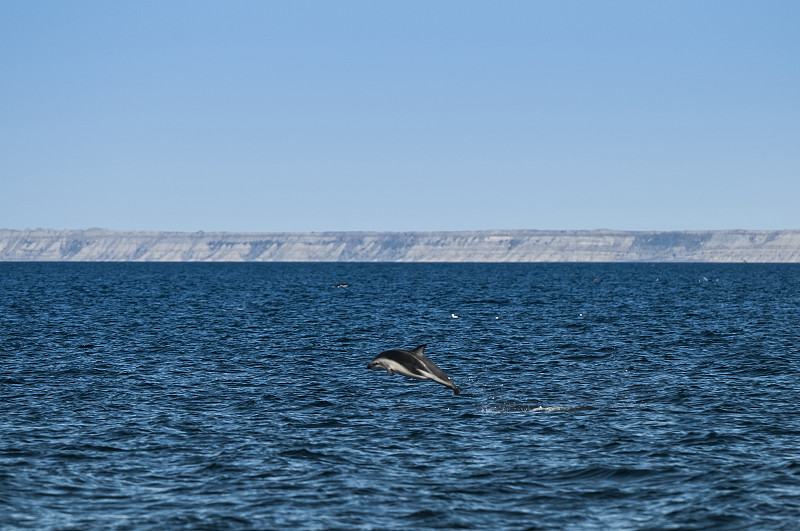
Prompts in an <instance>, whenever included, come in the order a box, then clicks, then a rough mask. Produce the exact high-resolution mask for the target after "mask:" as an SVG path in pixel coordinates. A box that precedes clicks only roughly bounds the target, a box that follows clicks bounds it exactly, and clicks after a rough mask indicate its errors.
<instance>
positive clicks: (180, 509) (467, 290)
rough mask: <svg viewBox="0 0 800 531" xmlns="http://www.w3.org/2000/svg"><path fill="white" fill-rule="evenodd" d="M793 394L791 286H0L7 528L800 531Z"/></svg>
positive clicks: (168, 267)
mask: <svg viewBox="0 0 800 531" xmlns="http://www.w3.org/2000/svg"><path fill="white" fill-rule="evenodd" d="M340 284H346V285H347V286H339V285H340ZM337 286H338V287H337ZM420 344H427V348H426V350H425V352H426V354H427V355H428V357H429V358H430V359H431V360H432V361H434V362H435V363H436V364H437V365H438V366H439V367H441V368H442V369H443V370H444V371H445V372H447V373H448V374H449V375H450V376H451V377H452V379H453V380H454V381H455V383H456V384H457V385H458V386H460V387H462V388H463V389H464V390H463V392H462V393H461V394H460V395H459V396H455V395H454V394H453V392H452V391H451V390H450V389H447V388H446V387H444V386H442V385H440V384H437V383H435V382H432V381H420V380H411V379H407V378H404V377H402V376H399V375H394V376H389V375H388V374H386V373H385V372H379V371H370V370H367V368H366V366H367V363H369V361H370V360H371V359H372V358H373V357H374V356H375V355H377V354H378V353H380V352H381V351H384V350H388V349H396V348H401V349H411V348H414V347H416V346H418V345H420ZM799 370H800V267H799V266H793V265H756V264H738V265H709V264H336V263H335V264H133V263H131V264H94V263H78V264H65V263H4V264H0V528H2V529H4V530H5V529H36V530H40V529H43V530H48V529H59V530H61V529H63V530H73V529H74V530H86V529H118V530H127V529H132V530H137V529H159V530H161V529H214V530H216V529H309V530H316V529H319V530H327V529H381V530H384V529H387V530H391V529H491V530H503V529H519V530H524V529H615V530H616V529H681V530H683V529H748V530H749V529H797V527H798V525H800V405H798V404H800V372H799Z"/></svg>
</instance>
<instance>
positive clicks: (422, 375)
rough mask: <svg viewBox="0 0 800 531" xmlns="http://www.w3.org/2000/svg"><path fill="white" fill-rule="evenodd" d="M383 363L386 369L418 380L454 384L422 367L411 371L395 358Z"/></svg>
mask: <svg viewBox="0 0 800 531" xmlns="http://www.w3.org/2000/svg"><path fill="white" fill-rule="evenodd" d="M382 364H383V366H384V367H386V369H388V370H391V371H393V372H396V373H397V374H402V375H403V376H408V377H409V378H416V379H417V380H433V381H434V382H439V383H440V384H444V385H447V386H450V385H452V383H451V382H447V381H445V380H442V379H441V378H439V377H438V376H436V375H435V374H432V373H431V372H429V371H427V370H425V369H422V370H420V371H419V372H409V370H408V369H407V368H406V367H405V366H404V365H402V364H400V363H397V362H396V361H394V360H383V362H382Z"/></svg>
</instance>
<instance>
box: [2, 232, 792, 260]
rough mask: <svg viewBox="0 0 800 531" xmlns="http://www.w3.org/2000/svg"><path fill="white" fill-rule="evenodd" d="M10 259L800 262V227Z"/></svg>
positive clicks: (229, 241) (194, 239)
mask: <svg viewBox="0 0 800 531" xmlns="http://www.w3.org/2000/svg"><path fill="white" fill-rule="evenodd" d="M0 261H68V262H89V261H98V262H800V230H787V231H748V230H730V231H727V230H725V231H686V232H629V231H612V230H593V231H540V230H486V231H464V232H312V233H307V232H303V233H300V232H298V233H233V232H193V233H188V232H120V231H110V230H104V229H89V230H45V229H36V230H0Z"/></svg>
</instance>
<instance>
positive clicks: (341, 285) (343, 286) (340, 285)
mask: <svg viewBox="0 0 800 531" xmlns="http://www.w3.org/2000/svg"><path fill="white" fill-rule="evenodd" d="M333 287H334V288H349V287H350V284H334V285H333Z"/></svg>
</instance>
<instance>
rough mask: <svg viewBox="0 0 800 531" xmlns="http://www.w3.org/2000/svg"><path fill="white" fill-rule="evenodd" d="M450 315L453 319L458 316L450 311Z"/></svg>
mask: <svg viewBox="0 0 800 531" xmlns="http://www.w3.org/2000/svg"><path fill="white" fill-rule="evenodd" d="M450 317H452V318H453V319H458V316H457V315H456V314H454V313H451V314H450Z"/></svg>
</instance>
